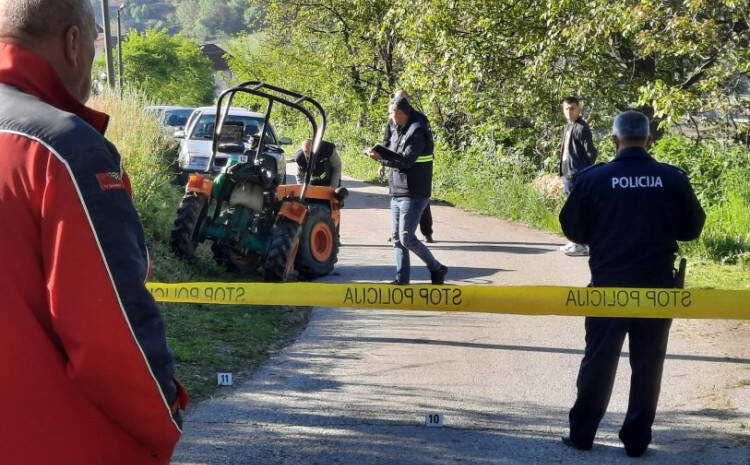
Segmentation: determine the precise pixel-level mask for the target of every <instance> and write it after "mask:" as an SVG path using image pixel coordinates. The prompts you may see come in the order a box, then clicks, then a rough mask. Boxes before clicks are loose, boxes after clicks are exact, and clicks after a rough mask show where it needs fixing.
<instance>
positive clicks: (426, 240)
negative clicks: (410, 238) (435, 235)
mask: <svg viewBox="0 0 750 465" xmlns="http://www.w3.org/2000/svg"><path fill="white" fill-rule="evenodd" d="M424 241H425V242H428V243H430V244H432V243H433V242H435V240H434V239H432V234H425V235H424Z"/></svg>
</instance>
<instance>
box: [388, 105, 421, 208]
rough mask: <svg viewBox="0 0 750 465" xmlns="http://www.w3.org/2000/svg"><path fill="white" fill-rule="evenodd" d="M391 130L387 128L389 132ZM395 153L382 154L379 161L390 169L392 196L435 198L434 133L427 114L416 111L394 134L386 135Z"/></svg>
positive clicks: (389, 146) (389, 178) (389, 186)
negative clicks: (433, 169)
mask: <svg viewBox="0 0 750 465" xmlns="http://www.w3.org/2000/svg"><path fill="white" fill-rule="evenodd" d="M387 130H388V128H386V131H387ZM386 139H387V141H388V142H389V145H388V148H389V149H390V150H392V151H393V152H395V153H396V155H395V156H391V155H390V154H381V160H380V162H381V163H382V164H383V165H384V166H387V167H389V168H391V170H390V173H389V175H388V188H389V191H390V194H391V196H393V197H410V198H429V197H430V195H432V160H433V153H432V152H433V147H434V144H433V140H432V132H431V131H430V126H429V123H428V121H427V118H426V117H425V116H424V114H422V113H420V112H418V111H413V112H412V114H411V116H410V117H409V121H407V123H406V124H405V125H404V126H403V127H397V128H396V129H395V134H393V133H391V134H387V135H386V134H384V135H383V141H384V142H386Z"/></svg>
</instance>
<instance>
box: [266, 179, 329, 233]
mask: <svg viewBox="0 0 750 465" xmlns="http://www.w3.org/2000/svg"><path fill="white" fill-rule="evenodd" d="M334 190H335V189H334V188H333V187H328V186H307V191H305V198H306V199H315V200H325V201H327V202H329V203H330V206H331V219H332V220H333V224H334V226H336V227H338V225H339V218H340V216H341V202H340V201H339V200H338V199H337V198H336V196H335V195H334ZM300 192H302V185H301V184H283V185H281V186H279V187H277V188H276V198H277V199H278V200H279V201H281V200H285V199H287V200H292V201H291V202H284V203H283V204H282V205H281V209H280V210H279V215H283V216H286V217H287V218H289V219H291V220H292V221H294V222H296V223H298V224H302V222H303V221H304V220H305V216H307V207H306V206H305V205H304V204H303V203H301V202H299V201H296V202H295V201H294V200H296V199H299V195H300ZM294 204H297V205H296V206H295V205H294ZM300 207H301V208H302V210H304V213H302V212H301V211H300Z"/></svg>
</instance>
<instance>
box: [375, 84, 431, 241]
mask: <svg viewBox="0 0 750 465" xmlns="http://www.w3.org/2000/svg"><path fill="white" fill-rule="evenodd" d="M399 97H404V98H406V100H407V101H408V102H409V103H410V104H411V97H410V96H409V94H407V93H406V91H405V90H403V89H399V90H397V91H396V92H395V93H394V94H393V98H399ZM414 113H415V117H416V118H417V119H419V120H420V123H422V125H423V126H424V127H425V128H427V132H429V133H430V141H432V130H431V129H430V122H429V121H428V120H427V117H426V116H425V114H424V113H422V112H421V111H417V110H414ZM395 138H398V131H396V123H394V122H393V120H392V119H391V118H390V117H389V118H388V121H387V122H386V123H385V128H384V129H383V142H382V144H383V145H384V146H385V147H389V146H390V144H391V142H392V140H395ZM432 150H433V149H432V148H430V149H429V151H430V152H432ZM378 175H379V176H380V177H383V176H384V175H385V166H384V165H381V166H380V168H379V169H378ZM419 230H420V231H421V232H422V235H423V236H424V240H425V242H428V243H433V242H435V240H434V239H433V238H432V233H433V230H432V210H431V209H430V203H429V202H427V206H426V207H425V208H424V211H423V212H422V216H421V217H420V218H419ZM388 241H389V242H390V241H391V238H390V237H389V238H388Z"/></svg>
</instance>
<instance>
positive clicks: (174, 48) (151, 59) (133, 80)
mask: <svg viewBox="0 0 750 465" xmlns="http://www.w3.org/2000/svg"><path fill="white" fill-rule="evenodd" d="M122 56H123V77H124V80H125V83H126V84H127V85H129V86H133V87H138V88H140V89H142V90H144V91H145V92H146V94H147V95H149V96H150V97H151V98H153V99H154V100H155V101H157V102H160V103H163V104H172V105H186V106H194V105H200V104H207V103H211V102H212V101H213V99H214V81H213V73H212V70H211V62H210V61H209V60H208V58H206V57H205V56H204V55H203V54H202V53H201V51H200V50H199V49H198V44H197V43H195V41H193V40H190V39H185V38H184V37H182V36H181V35H176V36H172V37H170V36H169V35H167V33H166V32H165V31H163V30H162V31H155V30H148V31H146V32H144V33H143V34H137V33H131V34H130V35H128V37H127V39H126V40H125V42H123V44H122Z"/></svg>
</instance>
